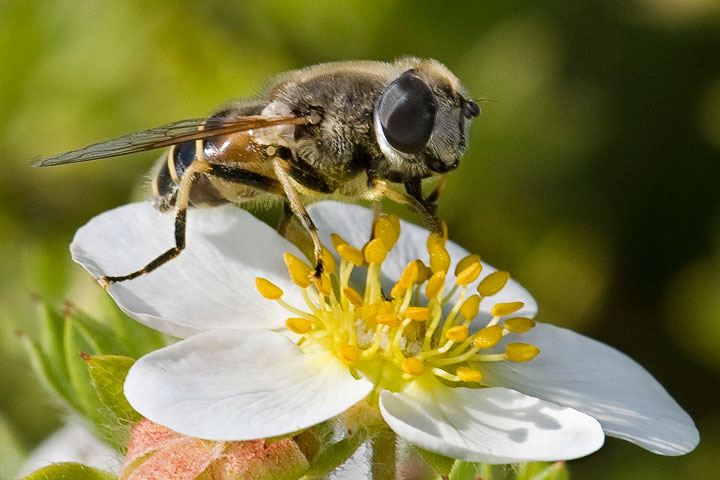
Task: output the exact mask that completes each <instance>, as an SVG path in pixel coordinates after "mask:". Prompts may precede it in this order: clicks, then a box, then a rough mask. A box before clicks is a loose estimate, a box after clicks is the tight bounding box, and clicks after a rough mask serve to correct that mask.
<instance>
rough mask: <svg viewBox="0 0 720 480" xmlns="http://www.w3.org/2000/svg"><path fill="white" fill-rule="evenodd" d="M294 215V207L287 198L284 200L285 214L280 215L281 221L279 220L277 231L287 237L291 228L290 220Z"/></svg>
mask: <svg viewBox="0 0 720 480" xmlns="http://www.w3.org/2000/svg"><path fill="white" fill-rule="evenodd" d="M293 215H295V213H294V212H293V211H292V208H291V207H290V202H288V200H287V199H285V200H284V201H283V214H282V217H280V221H278V225H277V228H276V230H277V232H278V233H279V234H280V235H281V236H283V237H286V238H287V231H288V228H290V222H291V221H292V218H293Z"/></svg>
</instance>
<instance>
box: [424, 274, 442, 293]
mask: <svg viewBox="0 0 720 480" xmlns="http://www.w3.org/2000/svg"><path fill="white" fill-rule="evenodd" d="M443 286H445V272H442V271H440V272H437V273H435V274H433V276H432V277H430V280H428V283H427V285H425V295H426V296H427V298H429V299H431V300H432V299H433V298H435V297H437V296H438V295H440V291H441V290H442V288H443Z"/></svg>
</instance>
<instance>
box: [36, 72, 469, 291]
mask: <svg viewBox="0 0 720 480" xmlns="http://www.w3.org/2000/svg"><path fill="white" fill-rule="evenodd" d="M479 114H480V108H479V107H478V105H477V104H476V103H475V102H474V101H473V100H472V99H470V98H469V95H468V93H467V91H466V90H465V88H463V86H462V85H461V84H460V82H459V80H458V79H457V78H456V77H455V75H453V74H452V73H451V72H450V70H448V68H447V67H445V66H444V65H442V64H441V63H439V62H437V61H435V60H422V59H417V58H403V59H399V60H397V61H395V62H393V63H385V62H375V61H350V62H337V63H325V64H319V65H314V66H310V67H307V68H304V69H300V70H294V71H290V72H287V73H284V74H281V75H279V76H277V77H276V78H275V79H274V80H273V81H272V82H271V84H270V87H269V88H268V89H267V90H266V92H265V94H264V95H262V96H259V97H257V98H254V99H248V100H241V101H237V102H234V103H231V104H230V105H228V106H226V107H225V108H222V109H221V110H219V111H217V112H215V113H214V114H212V115H211V116H210V117H208V118H201V119H192V120H183V121H180V122H175V123H170V124H167V125H164V126H161V127H157V128H152V129H149V130H142V131H139V132H135V133H131V134H129V135H125V136H122V137H119V138H116V139H112V140H107V141H104V142H100V143H95V144H92V145H89V146H87V147H84V148H80V149H78V150H73V151H71V152H66V153H62V154H60V155H57V156H54V157H50V158H46V159H43V160H40V161H39V162H37V163H36V164H35V165H36V166H41V167H45V166H51V165H60V164H65V163H76V162H85V161H90V160H96V159H101V158H107V157H115V156H120V155H126V154H130V153H136V152H142V151H146V150H154V149H158V148H163V147H169V148H168V150H167V151H166V152H165V153H164V154H163V155H162V156H161V158H160V159H159V161H158V163H157V165H156V167H155V175H154V177H153V180H152V187H153V191H154V194H155V197H156V200H157V205H158V207H159V208H161V209H170V208H174V209H175V246H173V247H172V248H169V249H168V250H167V251H165V252H164V253H162V254H161V255H159V256H158V257H157V258H155V259H153V260H152V261H150V262H149V263H147V264H146V265H145V266H144V267H142V268H140V269H139V270H137V271H134V272H131V273H126V274H122V275H117V276H105V277H101V278H100V279H99V281H100V283H102V284H104V285H105V286H107V285H109V284H110V283H112V282H120V281H124V280H130V279H132V278H135V277H138V276H140V275H143V274H145V273H149V272H152V271H153V270H155V269H156V268H158V267H160V266H161V265H163V264H164V263H166V262H168V261H169V260H171V259H173V258H175V257H177V256H178V255H179V254H180V252H182V250H183V249H184V248H185V225H186V214H187V209H188V207H189V206H191V205H192V206H198V207H202V206H212V205H218V204H222V203H227V202H232V203H238V204H242V203H244V202H248V201H254V200H262V199H265V198H274V199H279V200H281V201H283V202H284V205H285V217H284V221H283V222H281V225H286V224H287V221H288V220H289V219H290V218H292V216H293V215H297V217H298V218H299V219H300V221H301V222H302V223H303V225H304V227H305V228H306V229H307V231H308V233H309V234H310V237H311V239H312V242H313V248H314V254H315V258H316V262H317V263H316V270H315V273H316V275H320V274H321V273H322V268H323V265H322V244H321V242H320V237H319V235H318V231H317V228H316V227H315V225H314V223H313V221H312V218H310V215H309V214H308V212H307V210H306V208H305V203H306V202H308V201H311V200H314V199H316V198H318V197H323V196H330V197H333V198H340V199H345V200H349V201H352V200H357V199H365V200H369V201H373V202H379V201H380V200H381V199H382V198H384V197H387V198H389V199H391V200H393V201H396V202H399V203H403V204H407V205H409V206H410V207H411V208H412V209H414V210H415V211H417V212H418V213H420V214H421V215H422V216H423V217H424V219H425V222H426V223H427V225H428V226H429V227H430V228H431V229H433V230H434V231H437V230H438V229H439V228H440V224H439V222H438V220H437V218H436V216H435V202H436V200H437V197H438V194H439V189H436V190H435V191H434V192H433V193H431V194H430V195H429V196H427V197H424V196H423V195H424V194H423V192H422V181H423V179H426V178H428V177H431V176H442V175H443V174H445V173H447V172H449V171H450V170H453V169H455V168H456V167H457V166H458V162H459V158H460V156H461V155H462V154H463V153H464V152H465V150H466V148H467V138H468V130H469V126H470V123H471V121H472V119H473V118H474V117H477V116H478V115H479ZM388 182H390V183H396V184H400V185H401V186H402V187H404V191H402V190H401V189H393V188H390V186H389V185H388ZM441 183H442V182H441ZM441 183H440V184H441ZM279 228H280V229H282V227H279ZM119 273H123V272H119Z"/></svg>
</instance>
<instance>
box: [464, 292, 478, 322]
mask: <svg viewBox="0 0 720 480" xmlns="http://www.w3.org/2000/svg"><path fill="white" fill-rule="evenodd" d="M479 311H480V297H479V296H477V295H473V296H472V297H469V298H468V299H467V300H465V302H463V304H462V307H460V315H462V316H463V318H465V319H466V320H472V319H473V318H475V317H477V314H478V312H479Z"/></svg>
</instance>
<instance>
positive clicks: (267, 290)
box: [255, 277, 283, 300]
mask: <svg viewBox="0 0 720 480" xmlns="http://www.w3.org/2000/svg"><path fill="white" fill-rule="evenodd" d="M255 287H256V288H257V290H258V292H260V295H262V296H263V297H265V298H267V299H268V300H278V299H279V298H280V297H282V296H283V291H282V290H281V289H280V287H278V286H277V285H275V284H274V283H272V282H271V281H270V280H266V279H264V278H261V277H257V278H256V279H255Z"/></svg>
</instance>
